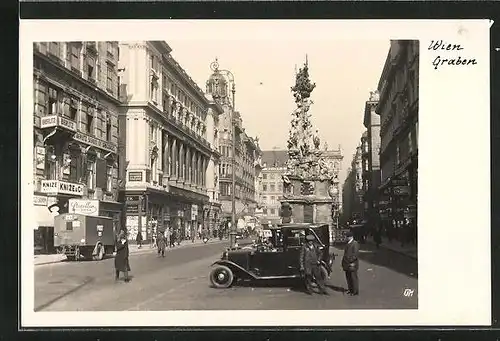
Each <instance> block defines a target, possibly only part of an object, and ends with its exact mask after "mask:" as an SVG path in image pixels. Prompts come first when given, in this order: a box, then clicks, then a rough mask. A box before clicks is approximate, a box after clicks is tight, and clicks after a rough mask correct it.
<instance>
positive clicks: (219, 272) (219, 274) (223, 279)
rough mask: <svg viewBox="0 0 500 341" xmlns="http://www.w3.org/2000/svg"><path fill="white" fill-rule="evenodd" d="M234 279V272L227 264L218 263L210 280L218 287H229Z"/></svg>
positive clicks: (211, 273)
mask: <svg viewBox="0 0 500 341" xmlns="http://www.w3.org/2000/svg"><path fill="white" fill-rule="evenodd" d="M233 280H234V275H233V272H232V271H231V269H229V268H228V267H227V266H224V265H218V266H217V267H216V268H214V269H213V270H212V271H211V272H210V282H211V283H212V285H213V286H214V287H216V288H218V289H225V288H229V287H230V286H231V284H232V283H233Z"/></svg>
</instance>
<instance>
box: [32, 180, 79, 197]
mask: <svg viewBox="0 0 500 341" xmlns="http://www.w3.org/2000/svg"><path fill="white" fill-rule="evenodd" d="M41 190H42V193H50V194H70V195H79V196H82V195H83V185H81V184H76V183H71V182H66V181H59V180H42V188H41Z"/></svg>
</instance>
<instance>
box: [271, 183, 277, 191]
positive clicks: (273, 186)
mask: <svg viewBox="0 0 500 341" xmlns="http://www.w3.org/2000/svg"><path fill="white" fill-rule="evenodd" d="M275 191H276V188H275V185H274V184H271V192H275Z"/></svg>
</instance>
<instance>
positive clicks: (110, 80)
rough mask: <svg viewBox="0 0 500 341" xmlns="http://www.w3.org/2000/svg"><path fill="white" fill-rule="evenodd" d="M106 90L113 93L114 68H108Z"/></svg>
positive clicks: (108, 66) (109, 66)
mask: <svg viewBox="0 0 500 341" xmlns="http://www.w3.org/2000/svg"><path fill="white" fill-rule="evenodd" d="M106 90H108V91H113V67H112V66H111V65H107V66H106Z"/></svg>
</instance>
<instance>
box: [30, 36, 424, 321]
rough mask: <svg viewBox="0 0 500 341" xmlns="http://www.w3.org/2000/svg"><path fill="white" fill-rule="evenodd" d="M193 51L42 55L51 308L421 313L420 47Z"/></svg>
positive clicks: (41, 243)
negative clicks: (265, 53)
mask: <svg viewBox="0 0 500 341" xmlns="http://www.w3.org/2000/svg"><path fill="white" fill-rule="evenodd" d="M189 43H190V42H189V41H182V40H172V41H134V42H127V41H83V42H36V43H34V46H33V57H34V65H33V67H34V69H33V82H34V83H33V84H34V94H35V95H34V108H35V110H34V128H33V129H34V137H35V139H34V151H35V153H34V160H33V161H34V167H33V168H34V171H33V179H34V183H35V186H34V187H35V188H34V202H33V215H34V217H35V221H36V224H35V227H34V230H33V233H34V240H35V244H34V254H35V256H34V265H35V267H34V271H35V273H34V281H35V283H34V284H35V285H34V287H35V293H34V301H35V302H34V307H35V311H59V312H61V311H166V310H238V309H241V310H331V309H417V308H418V261H417V259H418V253H417V239H418V238H417V236H418V233H417V226H418V224H417V214H416V212H417V183H418V181H417V176H418V165H417V163H418V79H419V77H418V56H419V44H418V41H412V40H391V41H374V42H373V43H371V44H372V53H371V55H370V56H358V54H357V53H356V51H357V50H356V49H355V48H354V47H355V43H354V42H348V41H341V42H340V41H339V43H338V45H339V46H338V48H339V50H338V51H346V56H344V57H340V56H335V58H333V59H330V58H329V57H328V56H327V55H326V54H327V53H326V52H324V53H323V52H322V47H318V46H315V45H314V44H315V43H314V42H312V43H311V44H312V45H311V46H303V45H300V44H299V45H298V46H301V47H302V49H299V50H300V51H298V50H297V51H294V52H293V53H287V52H286V51H285V50H284V49H283V48H281V47H280V45H279V44H281V43H276V44H277V45H276V46H273V47H269V46H266V47H265V48H266V49H268V50H269V53H270V57H269V58H268V59H265V60H261V61H260V62H259V63H260V64H259V66H258V67H257V66H255V69H254V66H253V65H248V60H247V59H245V58H247V56H248V55H249V51H252V50H255V49H259V48H260V49H264V47H262V46H260V45H259V44H264V43H262V42H258V41H255V42H247V43H246V44H242V45H241V49H238V48H235V49H233V50H232V51H229V50H224V49H218V48H217V42H213V43H212V44H210V45H207V48H206V49H201V48H199V47H197V51H201V50H203V51H204V52H200V53H196V55H194V56H193V54H192V51H193V50H192V48H191V49H190V48H189ZM234 44H238V43H236V42H235V43H234ZM316 44H318V43H316ZM283 46H284V45H283ZM273 51H274V52H275V53H271V52H273ZM354 57H356V58H354ZM341 58H343V59H341ZM266 63H267V64H268V65H264V64H266ZM225 65H227V67H226V66H225ZM342 72H345V73H349V77H348V78H346V77H345V76H341V73H342ZM336 77H337V78H339V79H340V80H339V81H338V82H337V83H336ZM346 79H350V80H349V81H347V80H346ZM346 82H347V83H346ZM348 82H352V83H348ZM201 84H203V89H202V87H201ZM335 84H336V85H335ZM331 146H337V147H331ZM346 150H347V152H346ZM346 153H347V154H346Z"/></svg>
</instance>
